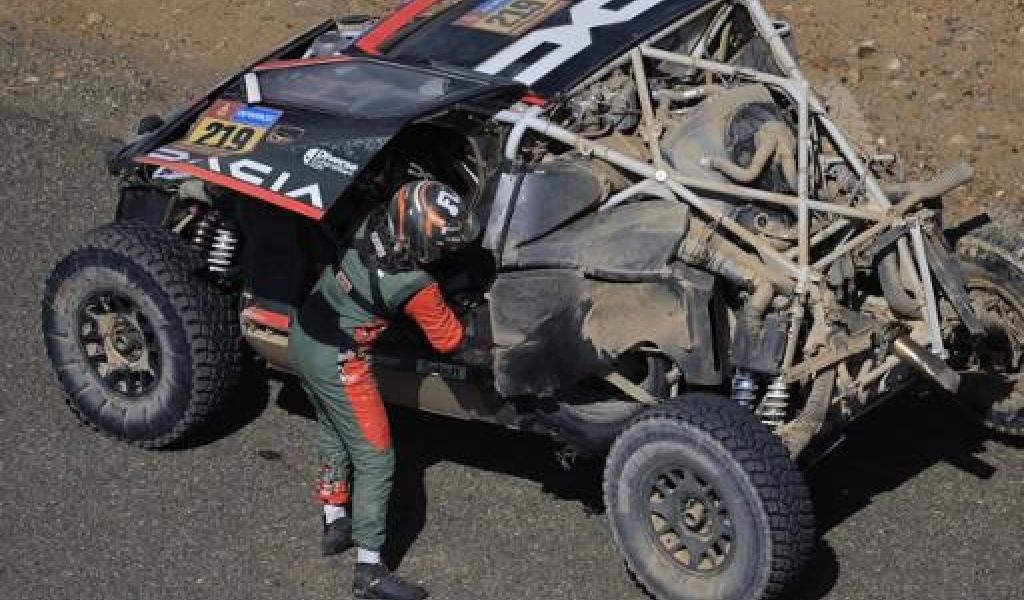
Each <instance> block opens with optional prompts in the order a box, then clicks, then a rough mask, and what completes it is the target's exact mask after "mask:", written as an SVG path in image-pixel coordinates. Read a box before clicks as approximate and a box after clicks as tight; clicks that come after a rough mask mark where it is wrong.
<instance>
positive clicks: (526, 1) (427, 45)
mask: <svg viewBox="0 0 1024 600" xmlns="http://www.w3.org/2000/svg"><path fill="white" fill-rule="evenodd" d="M713 1H714V0H618V1H615V2H609V0H571V1H570V0H473V1H467V2H459V3H458V4H457V5H455V6H453V7H452V8H451V9H449V10H448V11H446V12H444V13H442V14H440V15H438V16H436V17H434V18H433V19H431V20H430V21H428V22H427V23H425V24H423V25H422V26H420V27H418V28H416V29H414V30H413V31H411V32H409V33H408V34H407V35H404V36H401V35H400V36H397V39H395V40H393V41H391V42H390V44H389V46H388V47H387V48H385V49H384V55H385V56H388V57H390V58H393V59H395V60H399V61H403V62H409V63H439V64H449V65H455V66H459V67H463V68H467V69H473V70H475V71H478V72H480V73H486V74H491V75H502V76H506V77H512V78H515V79H516V80H518V81H520V82H522V83H523V84H525V85H527V86H529V87H530V88H531V89H532V90H533V91H535V92H537V93H539V94H543V95H556V94H560V93H563V92H567V91H569V90H571V89H572V88H573V87H574V86H576V85H577V84H578V83H580V82H581V81H583V80H584V79H585V78H586V77H587V76H589V75H591V74H592V73H594V72H595V71H597V70H598V69H600V68H601V67H603V66H604V65H606V64H607V63H609V62H611V61H612V60H614V59H616V58H619V57H620V56H622V54H623V53H624V52H625V51H627V50H629V49H630V48H631V47H633V46H635V45H636V44H637V43H638V42H640V41H641V40H644V39H646V38H648V37H650V36H651V35H653V34H655V33H657V32H658V31H660V30H662V29H664V28H666V27H668V26H669V25H670V24H672V23H673V22H675V21H678V20H679V19H680V18H682V17H685V16H686V15H688V14H689V13H690V12H692V11H693V10H695V9H699V8H701V7H704V6H706V5H708V4H710V3H712V2H713Z"/></svg>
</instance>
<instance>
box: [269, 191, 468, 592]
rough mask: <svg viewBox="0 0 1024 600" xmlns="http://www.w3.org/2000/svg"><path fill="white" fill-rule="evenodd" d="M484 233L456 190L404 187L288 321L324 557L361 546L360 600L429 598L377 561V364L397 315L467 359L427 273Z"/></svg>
mask: <svg viewBox="0 0 1024 600" xmlns="http://www.w3.org/2000/svg"><path fill="white" fill-rule="evenodd" d="M479 231H480V228H479V225H478V222H477V220H476V219H475V218H474V217H473V215H472V213H471V211H469V210H468V209H467V208H466V207H465V205H464V203H463V202H462V199H461V198H460V197H459V195H458V194H457V193H456V192H455V191H453V190H452V189H451V188H449V187H448V186H445V185H443V184H441V183H438V182H434V181H417V182H413V183H409V184H406V185H404V186H402V187H401V188H400V189H399V190H398V191H397V192H396V193H395V195H394V196H393V198H392V199H391V202H390V204H389V205H387V206H381V207H378V208H377V209H375V210H373V211H371V212H370V214H369V215H368V216H367V217H366V219H365V220H364V221H363V223H362V224H361V226H360V227H359V228H358V229H357V230H356V232H355V233H354V235H353V236H351V239H349V240H348V241H347V242H342V243H341V244H340V246H341V247H340V248H339V252H338V257H337V260H336V262H335V264H334V265H331V266H328V267H327V268H325V269H324V272H323V275H322V276H321V278H320V280H319V281H318V283H317V284H316V286H315V288H314V289H313V291H312V293H311V294H310V296H309V298H308V299H307V300H306V302H305V303H304V304H303V306H302V307H301V309H300V310H299V312H298V316H297V318H296V319H293V320H292V321H293V324H292V328H291V332H290V337H289V353H290V358H291V364H292V365H294V367H295V370H296V372H297V374H298V376H299V379H300V381H301V383H302V386H303V388H304V389H305V390H306V393H307V394H308V395H309V397H310V399H311V401H312V402H313V405H314V406H315V408H316V414H317V421H318V423H319V454H320V475H319V478H318V482H317V495H318V497H319V500H320V501H321V502H322V503H323V505H324V538H323V552H324V554H325V555H330V554H338V553H340V552H342V551H344V550H346V549H348V548H349V547H351V546H352V545H353V543H354V544H355V545H356V547H357V552H358V556H357V563H356V573H355V580H354V583H353V588H354V589H353V591H354V593H355V595H356V597H357V598H380V599H395V600H418V599H420V598H425V597H427V593H426V591H425V590H424V589H422V588H420V587H417V586H414V585H411V584H408V583H406V582H404V581H402V580H401V579H400V578H398V577H397V576H396V575H394V574H392V573H391V572H389V571H388V569H387V568H386V567H385V566H384V565H383V564H382V563H381V560H380V552H381V548H382V547H383V546H384V541H385V520H386V516H387V506H388V498H389V496H390V493H391V486H392V476H393V473H394V467H395V457H394V452H393V451H392V447H391V438H390V430H389V426H388V418H387V414H386V412H385V410H384V404H383V402H382V400H381V396H380V392H379V391H378V389H377V385H376V382H375V381H374V377H373V373H372V372H371V361H370V357H369V354H370V350H371V348H372V346H373V343H374V340H375V339H377V337H378V336H379V335H380V333H381V332H382V331H383V330H384V329H385V328H386V327H387V326H388V323H389V322H390V321H391V320H392V319H393V318H394V317H396V316H399V315H404V316H405V317H408V318H409V319H411V320H412V321H413V322H415V323H416V324H417V325H418V326H419V327H420V328H421V329H422V330H423V333H424V334H425V335H426V337H427V340H428V341H429V342H430V343H431V345H432V346H433V347H434V348H435V349H437V350H438V351H439V352H445V353H449V352H453V351H456V350H457V349H459V348H460V345H461V344H462V343H463V338H464V337H465V331H464V328H463V326H462V324H461V323H460V322H459V320H458V318H457V317H456V316H455V314H454V313H453V312H452V310H451V309H450V308H449V307H448V306H447V304H446V303H445V301H444V298H443V297H442V295H441V291H440V288H439V287H438V285H437V283H435V282H434V281H433V279H432V278H431V276H430V275H429V274H428V273H427V272H426V271H425V270H423V268H422V267H423V265H425V264H427V263H430V262H433V261H435V260H437V259H438V258H440V257H441V256H442V255H443V254H444V253H445V252H447V251H452V250H456V249H458V248H460V247H462V246H464V245H465V244H468V243H469V242H471V241H473V240H474V239H475V238H476V237H477V236H478V234H479ZM350 499H351V514H349V512H348V504H349V500H350Z"/></svg>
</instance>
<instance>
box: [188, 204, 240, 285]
mask: <svg viewBox="0 0 1024 600" xmlns="http://www.w3.org/2000/svg"><path fill="white" fill-rule="evenodd" d="M237 232H238V228H237V226H236V225H235V223H234V221H233V220H232V219H230V218H229V217H226V216H224V215H222V214H221V213H219V212H217V211H215V210H211V211H208V212H207V213H206V214H204V215H203V216H202V218H201V219H200V220H199V222H198V223H197V224H196V228H195V231H194V232H193V233H192V244H193V245H195V247H196V248H197V249H198V250H199V251H200V252H202V254H203V257H204V258H205V259H206V267H207V269H209V270H210V272H211V273H217V274H226V273H228V272H229V271H231V269H232V267H234V264H235V256H236V253H237V250H238V233H237Z"/></svg>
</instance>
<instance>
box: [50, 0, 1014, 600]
mask: <svg viewBox="0 0 1024 600" xmlns="http://www.w3.org/2000/svg"><path fill="white" fill-rule="evenodd" d="M110 165H111V169H112V171H113V172H114V173H115V174H117V175H119V177H120V181H121V187H120V190H121V197H120V202H119V203H118V207H117V215H116V219H115V222H114V223H112V224H110V225H106V226H103V227H100V228H98V229H96V230H94V231H92V232H90V233H88V234H87V235H86V236H85V237H84V238H83V239H82V241H80V242H79V243H77V244H76V245H74V246H73V247H72V248H71V249H70V250H69V252H68V253H67V254H66V255H65V256H64V257H63V258H62V259H60V261H59V262H58V264H57V265H56V267H55V269H54V271H53V273H52V275H51V277H50V278H49V281H48V282H47V286H46V292H45V298H44V301H43V323H44V325H43V326H44V333H45V338H46V346H47V349H48V351H49V355H50V357H51V359H52V361H53V363H54V366H55V369H56V371H57V374H58V377H59V379H60V382H61V384H62V385H63V388H64V390H65V391H66V393H67V396H68V400H69V404H70V405H71V407H72V408H73V409H74V411H75V412H76V413H78V414H79V416H81V417H82V419H83V420H85V421H86V422H88V423H89V424H91V425H93V426H95V427H96V428H98V429H99V430H101V431H103V432H105V433H107V434H109V435H112V436H114V437H117V438H120V439H124V440H126V441H130V442H133V443H136V444H139V445H142V446H145V447H153V448H155V447H163V446H167V445H170V444H173V443H175V442H178V441H179V440H182V439H183V438H185V437H186V436H188V435H189V434H190V433H192V432H193V431H194V430H195V429H196V428H197V427H198V426H200V425H202V424H203V423H204V422H205V421H207V420H208V419H210V418H211V416H212V415H214V414H215V409H216V408H217V407H218V404H219V403H220V402H221V401H222V400H223V399H224V398H225V397H227V396H228V395H229V394H230V393H231V390H232V389H233V387H234V385H235V384H236V383H237V382H238V379H239V377H240V373H241V369H242V366H243V357H244V356H245V355H246V352H252V353H253V354H254V355H256V356H258V357H262V359H264V360H265V361H266V362H267V363H269V364H270V365H272V366H274V367H276V368H278V369H281V370H287V369H288V368H289V365H288V364H287V360H286V356H287V353H286V348H287V339H288V338H287V332H288V326H289V320H290V317H291V314H292V311H293V310H294V308H295V307H296V306H297V305H298V304H300V303H301V302H302V300H303V298H304V297H305V295H306V294H307V292H308V291H309V288H310V286H311V285H312V283H313V282H314V281H315V279H316V277H317V275H318V273H319V272H320V270H321V269H322V267H323V266H324V265H326V264H329V263H330V261H332V260H333V250H332V249H333V248H334V245H335V243H336V241H337V240H338V239H339V238H342V237H343V236H345V235H347V234H348V233H350V232H349V231H348V229H349V228H350V226H351V224H352V223H355V222H358V220H359V219H358V217H359V216H360V215H362V214H364V213H365V211H367V210H370V209H371V208H372V207H373V206H374V205H376V204H378V203H380V202H384V201H386V199H387V198H388V197H389V196H390V194H391V193H392V192H393V190H394V189H395V188H397V187H398V186H399V185H401V184H403V183H405V182H407V181H409V180H413V179H424V178H426V179H437V180H441V181H443V182H445V183H447V184H448V185H450V186H452V187H454V188H455V189H456V190H457V191H458V192H459V193H460V194H462V195H463V196H464V197H465V198H467V199H468V200H469V202H470V204H471V205H472V207H473V210H475V211H477V213H478V215H479V217H480V219H481V220H482V221H483V222H484V223H486V229H485V232H484V234H483V236H482V238H481V239H480V240H479V242H478V243H477V244H475V245H474V246H472V247H470V248H467V249H464V250H462V251H461V252H460V253H458V254H457V255H455V256H454V257H452V258H450V259H448V260H445V261H444V262H442V263H440V264H438V265H435V266H434V267H433V271H434V273H433V274H434V276H435V277H436V278H437V280H438V281H439V282H440V283H441V285H442V287H443V289H444V290H445V293H446V296H447V297H448V299H449V300H450V301H451V302H452V303H453V305H455V306H456V307H457V308H458V310H459V312H460V313H461V314H462V315H463V318H464V319H465V320H466V321H471V322H473V323H474V330H475V331H476V332H477V334H476V335H475V337H474V339H475V344H476V347H475V348H474V349H472V350H474V352H470V353H464V354H463V356H464V357H473V356H475V357H476V359H475V360H464V361H453V360H448V359H444V358H442V357H439V356H437V355H435V354H434V353H433V352H432V351H431V350H430V349H429V347H428V346H427V344H425V343H424V342H423V340H421V339H419V337H417V336H416V335H415V334H414V333H411V331H413V330H412V329H411V328H401V327H395V328H392V330H391V337H390V338H388V339H386V340H384V341H382V342H381V344H380V345H379V346H378V347H377V349H376V354H375V356H374V362H375V366H376V368H377V369H378V370H379V371H380V373H379V379H380V381H381V384H382V387H383V392H384V395H385V397H386V398H387V399H388V400H389V401H392V402H395V403H401V404H407V405H411V406H413V407H415V408H419V409H422V410H427V411H432V412H436V413H441V414H445V415H451V416H456V417H462V418H469V419H477V420H485V421H492V422H494V423H497V424H500V425H504V426H508V427H516V428H523V429H529V430H533V431H539V432H545V433H548V434H551V435H552V436H554V437H555V438H556V439H558V440H559V441H560V442H562V443H563V444H564V446H565V448H566V449H567V451H569V452H575V453H590V454H595V455H602V454H604V453H607V463H606V465H607V466H606V471H605V488H604V489H605V501H606V504H607V510H608V516H609V519H610V521H611V526H612V531H613V534H614V537H615V541H616V542H617V544H618V545H619V547H620V549H621V550H622V552H623V554H624V556H625V559H626V562H627V564H628V567H629V569H630V570H631V571H632V572H633V573H634V574H635V575H636V578H637V580H638V581H639V582H640V583H641V584H642V585H643V586H644V588H646V589H647V590H648V591H649V592H650V593H651V594H653V595H654V596H656V597H657V598H661V599H663V600H667V599H679V598H695V599H697V598H699V599H730V600H732V599H744V598H747V599H752V598H758V597H765V596H767V597H771V596H777V595H779V594H780V593H781V592H782V591H783V590H784V588H785V587H786V586H787V585H788V584H790V583H791V582H792V581H793V580H794V579H795V577H796V575H797V574H798V573H799V571H800V569H801V567H802V566H803V565H804V564H805V562H806V561H807V559H808V556H809V554H810V552H811V549H812V548H813V545H814V544H813V543H814V534H815V530H814V519H813V515H812V506H811V502H810V497H809V495H808V490H807V487H806V485H805V483H804V478H803V476H802V473H801V466H800V465H802V464H806V463H807V462H808V461H810V460H812V459H813V458H815V457H818V456H821V455H822V454H823V453H824V452H826V451H827V450H829V449H830V448H831V447H833V446H834V445H835V443H836V441H837V440H839V439H840V438H841V433H842V431H843V429H844V427H845V426H846V425H847V424H848V423H850V422H851V421H852V420H854V419H856V418H857V417H858V416H860V415H862V414H864V413H865V412H866V411H868V410H870V409H871V408H873V407H874V406H876V405H877V404H878V403H879V402H881V401H882V400H884V399H886V398H889V397H892V396H894V395H896V394H898V393H899V392H900V391H902V390H905V389H906V388H907V387H908V386H910V385H911V384H913V383H915V382H925V383H926V384H930V385H932V386H934V387H935V388H937V389H938V390H940V391H943V392H944V393H947V394H949V395H954V397H959V398H963V397H964V396H965V395H964V394H960V395H959V396H955V394H956V393H957V392H958V389H959V388H960V387H961V386H967V385H969V386H971V387H970V389H971V394H970V395H971V397H972V400H973V401H974V402H973V403H972V404H971V407H970V408H971V409H972V410H975V411H977V412H978V414H979V416H980V417H981V418H982V419H983V421H984V422H985V423H986V424H987V425H989V426H991V427H993V428H995V429H998V430H999V431H1001V432H1002V433H1003V434H1006V435H1016V436H1019V435H1021V434H1024V418H1022V410H1021V406H1022V404H1021V397H1022V395H1021V394H1020V390H1019V389H1018V381H1019V373H1020V367H1021V357H1022V348H1024V345H1022V342H1024V320H1022V319H1024V304H1022V302H1024V267H1022V264H1021V262H1020V260H1019V254H1017V253H1016V252H1015V250H1016V248H1015V247H1013V245H1012V244H1009V243H1008V240H1010V239H1011V237H1012V236H1011V235H1009V234H1010V232H1008V231H1006V229H1005V228H1003V229H1000V227H998V226H997V225H996V224H994V223H989V224H987V225H986V224H983V223H982V221H983V219H979V220H976V221H977V223H967V224H962V225H961V226H959V227H955V228H947V227H944V225H943V222H942V211H941V205H940V202H939V199H940V197H941V196H942V195H943V194H945V193H946V192H948V191H950V190H952V189H954V188H956V187H958V186H960V185H962V184H964V183H965V182H967V181H968V180H969V178H970V176H971V172H970V169H969V168H968V167H967V166H966V165H963V164H961V165H958V166H955V167H953V168H952V169H950V170H949V171H947V172H945V173H942V174H940V175H939V176H938V177H936V178H935V179H932V180H930V181H926V182H923V183H912V182H907V181H905V179H904V176H903V173H902V172H901V163H900V162H899V159H898V158H897V157H894V156H881V155H876V154H874V153H871V152H869V151H868V149H866V148H861V147H858V146H857V145H855V144H854V143H853V142H852V141H851V140H849V139H848V138H847V137H846V136H845V135H844V133H843V131H842V130H841V129H840V127H839V126H838V125H837V124H836V122H835V121H834V120H833V118H832V117H831V116H830V115H829V111H828V107H827V106H826V103H825V102H824V101H823V100H821V99H820V98H819V97H818V96H817V95H816V94H815V92H814V91H812V89H811V87H810V85H809V84H808V82H807V80H806V79H805V78H804V76H803V75H802V73H801V71H800V69H799V66H798V63H797V60H796V58H795V50H794V39H793V34H792V32H791V30H790V27H789V26H788V25H787V24H786V23H784V22H780V21H776V20H773V19H771V18H769V16H768V15H767V14H766V12H765V10H764V9H763V7H762V5H761V3H760V2H758V1H757V0H619V1H617V2H609V1H608V0H577V1H569V0H488V1H480V0H466V1H463V2H453V1H445V0H441V1H437V0H414V1H412V2H408V3H406V4H405V5H404V6H403V7H402V8H400V9H399V10H398V11H397V12H395V13H394V14H392V15H391V16H389V17H387V18H385V19H383V20H380V21H367V20H364V19H360V18H347V19H341V20H330V21H327V22H325V23H323V24H321V25H320V26H318V27H316V28H314V29H313V30H311V31H309V32H307V33H305V34H303V35H301V36H299V37H298V38H296V39H295V40H293V41H291V42H289V43H287V44H286V45H285V46H283V47H282V48H280V49H278V50H276V51H275V52H273V53H272V54H271V55H269V56H267V57H266V58H264V59H262V60H260V61H258V62H256V63H254V64H253V65H251V66H250V67H248V68H246V69H244V70H243V71H242V72H240V73H239V74H238V75H237V76H234V77H231V78H229V79H228V80H227V81H225V82H224V83H222V84H221V85H219V86H217V87H216V88H215V89H214V90H213V91H211V92H210V93H209V94H208V95H206V96H204V97H202V98H200V99H199V100H197V101H196V102H194V103H193V104H191V105H190V106H188V107H186V108H185V109H183V110H181V111H180V112H178V113H177V114H174V115H172V116H170V117H168V118H166V119H159V118H155V117H152V118H147V119H145V120H144V121H143V122H142V123H141V124H140V135H139V137H138V138H137V139H136V140H135V141H133V142H132V143H130V144H129V145H127V146H126V147H124V148H123V149H121V150H120V151H119V152H117V153H116V154H115V155H114V156H112V158H111V161H110ZM975 224H977V225H978V227H976V228H974V227H973V225H975Z"/></svg>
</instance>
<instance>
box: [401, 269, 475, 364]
mask: <svg viewBox="0 0 1024 600" xmlns="http://www.w3.org/2000/svg"><path fill="white" fill-rule="evenodd" d="M404 310H405V314H406V315H408V316H409V318H411V319H412V320H413V321H416V324H417V325H419V326H420V329H422V330H423V333H425V334H426V336H427V340H428V341H429V342H430V345H431V346H433V347H434V349H435V350H437V351H438V352H442V353H445V354H448V353H450V352H454V351H456V350H458V349H459V346H461V345H462V340H463V337H465V329H464V328H463V326H462V323H460V322H459V319H458V317H456V316H455V313H454V312H452V309H450V308H448V304H447V303H445V301H444V297H443V296H442V295H441V287H440V286H438V285H437V283H431V284H429V285H427V286H426V287H425V288H423V289H422V290H420V291H419V292H417V293H416V294H415V295H413V297H412V298H410V299H409V301H408V302H406V303H405V309H404Z"/></svg>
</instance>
